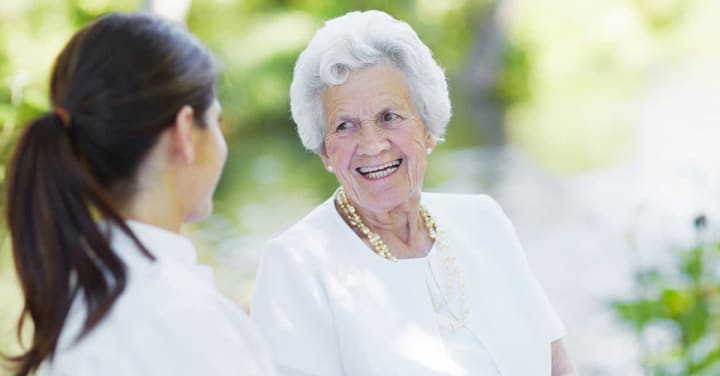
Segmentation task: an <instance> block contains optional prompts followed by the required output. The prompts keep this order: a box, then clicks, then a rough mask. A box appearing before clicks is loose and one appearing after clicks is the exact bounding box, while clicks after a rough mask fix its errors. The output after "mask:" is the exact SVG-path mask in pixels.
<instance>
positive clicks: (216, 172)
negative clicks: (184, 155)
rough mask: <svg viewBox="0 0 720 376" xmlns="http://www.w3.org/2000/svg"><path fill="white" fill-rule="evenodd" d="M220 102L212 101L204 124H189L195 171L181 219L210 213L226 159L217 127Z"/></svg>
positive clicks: (197, 218)
mask: <svg viewBox="0 0 720 376" xmlns="http://www.w3.org/2000/svg"><path fill="white" fill-rule="evenodd" d="M220 112H221V108H220V103H219V102H218V101H217V100H214V101H213V103H212V105H210V108H208V110H207V111H206V112H205V114H204V119H205V124H206V125H205V127H198V126H194V127H193V132H194V136H193V138H194V144H195V166H194V167H195V172H194V176H193V177H192V182H190V183H189V185H192V186H193V189H192V196H193V206H192V207H191V208H190V212H189V213H188V215H187V217H186V219H185V222H195V221H199V220H202V219H204V218H206V217H207V216H208V215H210V213H211V212H212V196H213V193H214V192H215V187H216V186H217V183H218V181H219V180H220V174H221V172H222V168H223V166H224V164H225V159H226V158H227V144H226V143H225V137H224V136H223V134H222V131H221V129H220Z"/></svg>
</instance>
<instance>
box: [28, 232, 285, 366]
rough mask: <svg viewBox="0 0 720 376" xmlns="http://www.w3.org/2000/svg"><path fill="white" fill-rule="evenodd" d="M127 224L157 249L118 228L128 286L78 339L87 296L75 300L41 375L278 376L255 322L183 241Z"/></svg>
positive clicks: (116, 243) (115, 239) (116, 242)
mask: <svg viewBox="0 0 720 376" xmlns="http://www.w3.org/2000/svg"><path fill="white" fill-rule="evenodd" d="M128 225H129V226H130V228H131V229H132V231H133V232H134V233H135V235H136V236H137V237H138V239H139V240H140V241H141V242H142V243H143V245H145V247H146V248H147V249H148V250H149V251H150V253H152V254H153V255H154V256H155V258H156V260H155V261H154V262H153V261H152V260H150V259H148V258H147V257H146V256H145V255H143V254H142V253H140V251H139V250H138V248H137V246H136V245H135V243H133V242H132V240H131V239H130V238H129V237H128V236H127V235H125V234H124V233H123V232H121V231H120V230H119V229H116V228H113V229H112V231H111V235H112V236H111V245H112V248H113V250H114V251H115V252H117V253H118V254H119V255H120V257H121V258H122V260H123V261H124V262H125V263H126V265H127V285H126V288H125V290H124V292H123V293H122V295H120V297H119V298H118V299H117V300H116V301H115V304H114V305H113V307H112V309H111V311H110V313H109V314H108V315H107V316H105V318H104V319H103V320H102V321H101V322H100V323H99V324H98V325H97V326H96V327H95V329H94V330H92V331H91V332H90V333H89V334H88V335H86V336H85V337H83V338H82V339H81V340H80V341H79V342H77V343H74V342H75V338H76V336H77V334H78V333H79V332H80V330H81V328H82V326H83V324H84V319H85V304H84V301H82V300H80V299H78V300H76V301H75V303H74V304H73V307H72V308H71V310H70V312H69V314H68V318H67V320H66V322H65V326H64V328H63V331H62V334H61V336H60V340H59V343H58V347H57V350H56V352H55V355H54V357H53V358H52V359H51V360H46V361H45V362H44V363H43V364H42V366H41V368H40V372H39V374H40V375H43V376H44V375H47V376H51V375H52V376H58V375H68V376H69V375H72V376H84V375H104V376H105V375H109V376H113V375H123V376H125V375H173V376H178V375H188V376H189V375H193V376H194V375H252V376H254V375H274V374H275V372H274V370H273V368H272V364H271V362H270V359H269V355H268V353H267V351H266V347H265V345H264V343H263V342H261V340H260V337H259V336H258V334H257V332H256V330H255V329H254V327H253V324H252V322H251V321H250V320H249V319H248V318H247V316H246V315H245V314H244V313H243V312H242V311H241V310H240V309H238V308H237V307H236V306H235V305H234V304H232V303H231V302H230V301H229V300H228V299H226V298H225V297H223V296H222V295H221V294H220V293H219V292H218V291H217V289H216V288H215V286H214V283H213V279H212V271H211V270H210V268H209V267H207V266H202V265H199V264H197V256H196V253H195V249H194V248H193V246H192V244H191V243H190V241H189V240H187V239H186V238H184V237H182V236H180V235H178V234H175V233H172V232H169V231H166V230H163V229H160V228H157V227H152V226H149V225H146V224H142V223H139V222H133V221H128Z"/></svg>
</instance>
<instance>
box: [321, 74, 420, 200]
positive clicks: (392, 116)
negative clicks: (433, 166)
mask: <svg viewBox="0 0 720 376" xmlns="http://www.w3.org/2000/svg"><path fill="white" fill-rule="evenodd" d="M322 100H323V109H324V111H325V151H324V152H323V154H322V155H321V158H322V160H323V163H325V165H326V166H330V167H332V169H333V170H334V172H335V174H336V176H337V179H338V181H339V182H340V185H342V186H343V188H344V189H345V191H346V193H347V195H348V199H349V200H350V201H351V202H352V203H353V204H354V205H355V206H359V207H362V208H365V209H369V210H373V211H385V210H389V209H392V208H394V207H397V206H399V205H402V204H404V203H406V202H407V201H408V200H409V199H410V198H412V197H414V196H418V195H419V194H420V190H421V189H422V182H423V176H424V175H425V165H426V150H427V149H428V148H431V147H433V146H434V141H433V139H432V137H431V135H430V133H429V132H428V130H427V127H425V125H424V124H423V122H422V120H421V119H420V116H419V115H418V113H417V111H416V110H415V107H414V105H413V102H412V99H411V96H410V91H409V89H408V86H407V83H406V80H405V76H404V75H403V73H402V72H401V71H400V70H398V69H397V68H395V66H393V65H391V64H389V63H382V64H377V65H373V66H370V67H368V68H365V69H362V70H359V71H356V72H352V73H351V74H350V76H349V77H348V79H347V81H346V82H345V83H343V84H341V85H336V86H331V87H329V88H328V89H326V90H325V92H324V93H323V96H322Z"/></svg>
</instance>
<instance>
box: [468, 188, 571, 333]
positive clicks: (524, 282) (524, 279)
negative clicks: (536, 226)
mask: <svg viewBox="0 0 720 376" xmlns="http://www.w3.org/2000/svg"><path fill="white" fill-rule="evenodd" d="M482 197H486V198H487V200H486V202H487V203H488V204H489V205H490V206H491V210H490V211H491V212H492V213H493V216H494V217H495V221H496V223H498V224H499V226H500V228H499V229H498V230H499V232H500V233H501V235H502V236H503V237H505V238H507V239H509V240H510V242H511V247H509V248H508V249H509V250H510V252H509V253H508V254H507V255H506V256H509V260H508V268H509V269H512V270H511V272H512V273H514V274H517V279H516V280H515V282H517V283H518V290H520V289H522V291H518V294H519V295H522V296H523V299H522V300H523V301H524V303H525V305H526V308H527V310H528V312H529V313H530V314H532V316H533V317H535V318H537V319H536V322H537V323H538V325H539V326H541V330H542V331H543V333H545V335H546V336H547V338H548V340H549V341H550V342H552V341H555V340H556V339H559V338H562V337H564V336H565V335H566V329H565V326H564V325H563V323H562V321H561V320H560V317H559V316H558V314H557V313H556V312H555V309H554V308H553V306H552V304H550V300H549V299H548V298H547V296H546V295H545V292H544V291H543V289H542V287H541V286H540V283H539V282H538V281H537V278H536V277H535V274H534V273H533V272H532V270H531V269H530V265H529V264H528V262H527V258H526V257H525V252H524V250H523V248H522V245H521V244H520V241H519V239H518V237H517V233H516V231H515V227H514V226H513V224H512V222H511V221H510V219H509V218H508V217H507V215H505V212H504V211H503V210H502V208H501V207H500V205H498V203H497V202H495V200H493V199H491V198H489V197H487V196H482Z"/></svg>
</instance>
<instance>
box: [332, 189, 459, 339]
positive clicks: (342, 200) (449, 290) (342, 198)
mask: <svg viewBox="0 0 720 376" xmlns="http://www.w3.org/2000/svg"><path fill="white" fill-rule="evenodd" d="M335 199H336V202H337V203H338V206H340V209H341V210H342V212H343V214H344V215H345V218H346V219H347V221H348V223H350V225H351V226H352V227H354V228H356V229H357V230H358V231H360V233H362V234H363V236H365V238H366V239H367V240H368V242H370V245H371V246H372V250H373V251H374V252H375V253H376V254H378V255H379V256H381V257H383V258H385V259H387V260H390V261H394V262H397V258H396V257H395V256H394V255H393V253H392V252H391V251H390V248H389V247H388V246H387V244H385V242H384V241H383V240H382V238H380V235H378V234H377V233H375V232H373V231H372V230H370V228H369V227H368V226H367V225H365V223H364V222H363V220H362V218H360V215H359V214H358V213H357V210H356V209H355V207H354V206H353V205H352V204H351V203H350V201H348V199H347V195H346V194H345V190H344V189H343V188H342V187H340V189H339V190H338V192H337V195H336V196H335ZM420 216H421V217H422V219H423V223H424V224H425V228H426V229H427V231H428V236H429V237H430V239H432V240H433V241H434V242H436V243H437V244H438V246H439V249H440V250H441V251H442V252H441V255H440V258H441V261H442V265H443V269H444V272H445V275H446V276H447V278H446V281H445V289H444V290H445V291H444V293H443V292H441V294H440V295H441V297H442V298H441V299H436V297H435V296H434V294H433V293H432V291H431V289H430V286H427V287H428V293H429V294H430V298H431V301H432V305H433V310H434V311H435V312H436V313H437V312H439V311H440V310H441V309H442V308H443V307H446V306H447V307H448V310H449V312H450V314H451V315H452V317H453V318H454V319H455V322H453V323H450V324H446V325H444V324H441V326H442V327H443V328H444V329H445V330H448V331H450V332H454V331H457V330H458V329H460V328H464V327H466V324H467V318H468V305H467V296H466V295H465V284H464V283H463V278H462V270H461V269H460V265H459V263H458V261H457V258H456V257H455V255H454V254H451V253H450V251H449V249H448V246H447V244H445V242H444V241H443V240H442V239H441V236H440V235H441V232H440V231H439V230H438V226H437V224H436V223H435V220H434V219H433V217H432V216H430V212H429V211H428V210H427V208H426V207H425V206H422V205H421V206H420ZM430 272H431V275H432V277H433V280H434V282H435V284H436V285H437V286H438V287H440V283H439V282H438V280H437V278H436V277H435V274H434V273H433V272H432V268H430ZM455 290H457V291H458V300H459V305H460V307H459V312H458V313H456V312H453V310H452V309H450V302H451V301H452V300H453V297H454V291H455Z"/></svg>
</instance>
